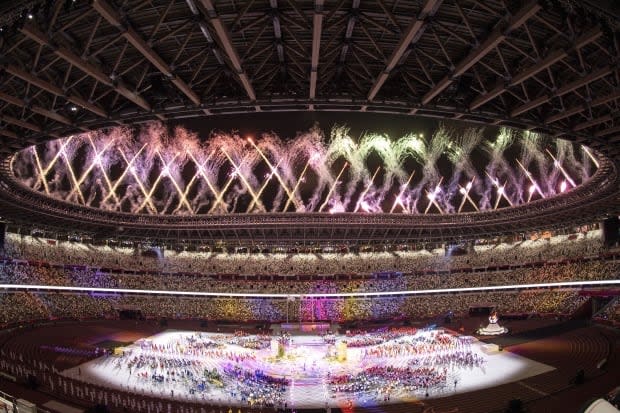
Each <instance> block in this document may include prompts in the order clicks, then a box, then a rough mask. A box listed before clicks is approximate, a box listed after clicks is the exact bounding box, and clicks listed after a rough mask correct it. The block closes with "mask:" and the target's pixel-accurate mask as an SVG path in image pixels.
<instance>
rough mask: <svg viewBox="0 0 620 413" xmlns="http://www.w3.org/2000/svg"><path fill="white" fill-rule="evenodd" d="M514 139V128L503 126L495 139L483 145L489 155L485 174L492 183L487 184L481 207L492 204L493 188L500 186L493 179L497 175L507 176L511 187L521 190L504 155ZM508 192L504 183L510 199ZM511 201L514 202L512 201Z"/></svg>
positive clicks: (515, 190)
mask: <svg viewBox="0 0 620 413" xmlns="http://www.w3.org/2000/svg"><path fill="white" fill-rule="evenodd" d="M514 139H515V132H514V130H512V129H510V128H501V129H500V132H499V134H498V135H497V137H496V138H495V140H494V141H487V142H485V145H484V146H483V148H484V150H485V151H486V152H487V154H488V155H489V164H488V165H487V167H486V168H485V174H486V175H487V177H489V181H488V183H489V184H490V185H487V186H486V191H484V193H483V194H482V199H481V200H480V202H479V206H480V209H486V208H489V207H490V206H491V199H492V198H493V193H494V191H493V189H494V187H497V186H498V184H497V182H494V181H493V179H495V177H499V176H506V177H507V179H508V184H509V185H510V187H511V188H512V187H513V186H514V187H515V188H514V192H515V193H518V192H519V191H520V188H519V187H518V184H517V179H516V177H515V175H514V172H513V171H512V168H511V167H510V164H509V163H508V161H507V160H506V158H505V157H504V153H505V152H506V149H508V148H509V147H510V146H511V145H512V143H513V142H514ZM506 192H507V188H506V185H504V191H503V195H504V196H505V197H506V198H507V199H508V194H507V193H506ZM500 197H501V196H500ZM509 202H510V203H512V201H509Z"/></svg>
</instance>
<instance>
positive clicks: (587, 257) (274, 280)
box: [0, 231, 620, 324]
mask: <svg viewBox="0 0 620 413" xmlns="http://www.w3.org/2000/svg"><path fill="white" fill-rule="evenodd" d="M599 237H600V233H599V232H598V231H591V232H589V233H587V234H579V235H573V236H559V237H554V238H551V239H539V240H536V241H532V240H528V241H523V242H520V243H518V244H515V245H512V244H497V245H479V246H476V248H474V251H471V252H470V253H469V254H466V255H464V256H456V257H446V256H445V251H444V250H441V251H432V252H431V251H426V250H423V251H398V252H390V253H387V252H381V253H359V254H350V253H346V254H331V253H330V254H291V255H284V254H248V253H245V254H212V253H189V252H181V253H178V254H177V253H173V254H172V255H171V256H166V257H164V258H161V257H159V258H148V257H142V256H138V257H136V254H135V251H132V250H130V249H127V248H125V249H123V248H111V247H107V246H106V247H94V246H92V245H88V244H81V243H69V242H65V243H62V244H60V245H51V244H49V243H48V242H45V240H41V239H37V238H34V237H30V236H17V235H15V234H8V236H7V240H8V241H7V245H6V249H5V259H4V260H2V261H0V284H30V285H57V286H72V287H74V286H78V287H87V288H88V287H103V288H124V289H148V290H165V291H186V292H191V291H200V292H216V293H233V292H234V293H265V294H275V293H277V294H290V295H306V294H311V293H313V294H324V293H356V292H398V291H409V290H418V291H419V290H428V289H444V288H461V287H481V286H501V285H513V284H531V283H550V282H561V281H580V280H583V281H591V280H611V279H618V274H619V273H620V260H618V257H617V256H615V255H613V254H611V255H610V254H600V252H601V248H602V244H601V242H600V239H599ZM567 254H569V255H567ZM567 258H570V259H567ZM541 259H542V260H543V261H540V260H541ZM545 259H546V261H544V260H545ZM140 260H142V261H140ZM111 263H113V264H114V265H108V264H111ZM154 263H158V264H157V265H160V267H159V268H156V267H157V266H156V265H155V264H154ZM309 263H312V264H309ZM90 264H96V265H90ZM491 264H493V265H491ZM119 266H120V267H121V268H119ZM190 266H191V269H192V270H193V271H188V269H189V268H190ZM162 268H167V269H171V268H174V269H176V270H179V271H178V272H172V273H171V272H166V271H165V270H164V269H162ZM313 268H314V270H313ZM200 269H203V270H204V272H202V273H201V272H197V270H200ZM266 269H268V273H269V274H271V275H268V276H262V277H261V276H258V277H257V276H256V275H254V276H248V275H243V274H255V273H253V271H257V272H258V273H259V274H260V273H263V272H264V271H266ZM287 269H288V270H287ZM279 271H284V273H290V274H295V275H288V276H286V275H284V276H283V275H282V274H281V273H280V272H279ZM330 271H331V272H330ZM308 273H310V275H308ZM273 274H277V275H273ZM584 300H585V299H584V297H583V296H580V295H579V294H578V293H577V292H576V291H570V290H544V291H539V290H534V291H530V290H527V291H526V290H524V291H505V292H496V291H495V292H485V293H470V294H458V295H457V294H440V293H434V294H429V295H416V296H408V297H406V296H394V297H389V298H380V297H375V298H364V297H356V298H353V297H351V298H314V299H312V298H304V299H299V298H297V299H294V300H291V299H284V298H281V299H250V298H243V299H241V298H230V297H228V298H227V297H219V298H203V297H192V296H186V297H183V298H179V297H171V296H167V297H166V296H161V295H155V296H154V295H145V294H131V295H127V294H124V295H121V294H116V293H109V294H107V293H106V294H104V293H90V294H71V293H44V292H36V293H25V292H16V293H9V292H4V293H3V294H0V304H1V305H2V307H3V308H5V309H6V311H3V312H2V314H0V323H2V324H7V323H11V322H19V321H26V320H34V319H48V318H78V319H83V318H114V317H117V316H118V312H119V310H123V309H135V310H138V311H140V312H141V314H142V316H144V317H148V318H203V319H210V320H241V321H248V320H268V321H284V320H289V319H292V320H296V319H302V320H337V321H347V320H364V319H385V318H391V317H436V316H440V315H442V314H445V313H447V312H454V313H465V312H467V311H468V308H469V307H471V306H475V305H478V304H481V303H484V304H485V305H486V304H490V305H492V306H495V307H497V310H498V311H500V313H506V312H509V313H510V312H522V313H561V314H567V313H570V312H571V311H573V310H574V309H575V308H577V307H578V306H579V305H580V304H581V303H582V302H583V301H584Z"/></svg>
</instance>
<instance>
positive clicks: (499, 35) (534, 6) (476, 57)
mask: <svg viewBox="0 0 620 413" xmlns="http://www.w3.org/2000/svg"><path fill="white" fill-rule="evenodd" d="M541 8H542V6H541V5H540V4H538V0H534V1H530V2H529V3H527V4H526V5H525V6H523V7H522V8H521V9H520V10H519V11H518V12H517V13H515V15H514V16H513V17H512V18H511V19H510V21H509V22H508V25H507V27H506V28H504V29H501V28H500V27H496V28H495V29H494V30H493V31H492V32H491V34H490V35H489V37H487V38H486V40H484V41H483V42H482V43H481V44H480V45H479V46H478V47H476V48H475V49H473V50H472V51H470V52H469V54H468V55H467V56H466V57H464V58H463V59H462V60H461V61H460V62H459V63H457V64H456V66H455V68H454V70H453V71H452V72H451V73H449V74H447V75H446V76H444V78H443V79H441V80H440V81H439V82H438V83H437V84H435V86H433V88H432V89H431V90H429V91H428V92H427V93H426V94H425V95H424V97H423V98H422V104H423V105H427V104H428V103H430V102H431V101H432V100H433V99H434V98H435V97H437V95H439V94H440V93H441V92H443V91H444V90H445V89H446V88H447V87H448V86H450V85H451V84H452V82H453V81H454V80H455V79H456V78H457V77H459V76H461V75H462V74H463V73H465V72H466V71H467V70H469V68H471V67H472V66H473V65H475V64H476V63H477V62H479V61H480V60H481V59H482V58H483V57H484V56H486V55H487V54H489V53H490V52H491V51H492V50H494V49H495V48H496V47H497V46H498V45H499V44H500V43H501V42H503V41H504V39H505V38H506V35H508V34H509V33H510V32H511V31H513V30H515V29H517V28H519V27H520V26H521V25H522V24H524V23H525V22H526V21H527V20H528V19H529V18H531V17H532V16H534V15H535V14H536V13H537V12H538V11H539V10H540V9H541Z"/></svg>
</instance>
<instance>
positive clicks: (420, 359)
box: [62, 324, 554, 408]
mask: <svg viewBox="0 0 620 413" xmlns="http://www.w3.org/2000/svg"><path fill="white" fill-rule="evenodd" d="M281 327H282V328H281ZM273 330H274V331H280V332H279V334H270V335H267V334H248V333H244V332H242V331H238V332H235V333H217V332H197V331H187V330H185V331H181V330H167V331H164V332H161V333H159V334H155V335H153V336H150V337H147V338H142V339H139V340H137V341H135V342H134V343H133V344H131V345H127V346H124V347H117V348H115V349H114V351H113V352H110V354H108V355H106V356H103V357H100V358H97V359H94V360H91V361H89V362H87V363H84V364H81V365H79V366H75V367H73V368H70V369H67V370H65V371H64V372H62V375H64V376H65V377H68V378H72V379H77V380H80V381H84V382H88V383H92V384H97V385H102V386H104V387H108V388H115V389H121V390H125V391H131V392H134V393H138V394H144V395H146V396H155V397H163V398H167V399H177V400H182V401H189V402H205V403H209V404H216V405H224V406H230V405H236V406H254V407H263V406H264V407H276V408H280V407H284V406H288V407H295V408H324V407H342V406H373V405H379V404H386V403H403V402H411V401H415V400H417V399H425V398H435V397H444V396H448V395H454V394H455V393H461V392H468V391H472V390H477V389H483V388H487V387H493V386H497V385H499V384H503V383H509V382H514V381H518V380H523V379H526V378H528V377H531V376H535V375H538V374H542V373H545V372H548V371H551V370H554V368H553V367H551V366H548V365H545V364H542V363H539V362H536V361H533V360H530V359H527V358H525V357H522V356H519V355H516V354H513V353H510V352H493V351H489V350H488V348H487V347H486V346H485V345H484V343H482V342H479V341H478V340H477V339H475V338H474V337H471V336H463V335H458V334H456V333H453V332H451V331H449V330H444V329H416V328H414V327H397V328H387V327H386V328H382V329H377V330H372V331H347V332H346V333H345V334H340V333H334V332H333V331H336V330H337V329H336V328H332V329H315V328H313V327H312V326H311V325H301V328H299V325H297V327H296V325H294V324H293V325H284V326H279V325H278V326H277V328H276V329H273Z"/></svg>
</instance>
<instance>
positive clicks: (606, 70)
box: [510, 66, 613, 117]
mask: <svg viewBox="0 0 620 413" xmlns="http://www.w3.org/2000/svg"><path fill="white" fill-rule="evenodd" d="M612 72H613V68H612V67H611V66H606V67H602V68H600V69H598V70H595V71H594V72H592V73H590V74H589V75H587V76H584V77H582V78H581V79H577V80H574V81H572V82H570V83H568V84H566V85H564V86H562V87H561V88H559V89H558V90H557V91H556V92H555V93H551V94H546V95H544V96H540V97H539V98H537V99H534V100H532V101H530V102H527V103H524V104H523V105H521V106H519V107H517V108H515V109H514V110H513V111H512V112H510V116H511V117H515V116H518V115H520V114H522V113H524V112H527V111H529V110H532V109H534V108H536V107H538V106H540V105H543V104H545V103H547V102H549V101H550V100H551V99H553V98H554V97H558V96H564V95H565V94H567V93H570V92H573V91H575V90H577V89H579V88H580V87H583V86H585V85H587V84H589V83H591V82H594V81H595V80H598V79H600V78H602V77H605V76H607V75H608V74H610V73H612ZM567 116H570V115H567Z"/></svg>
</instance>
